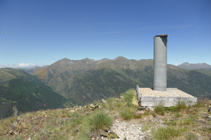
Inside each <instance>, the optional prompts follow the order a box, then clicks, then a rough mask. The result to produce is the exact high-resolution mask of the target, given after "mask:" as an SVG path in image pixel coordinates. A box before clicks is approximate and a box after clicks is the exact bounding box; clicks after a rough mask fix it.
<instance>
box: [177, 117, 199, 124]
mask: <svg viewBox="0 0 211 140" xmlns="http://www.w3.org/2000/svg"><path fill="white" fill-rule="evenodd" d="M194 120H195V119H194V117H193V116H191V117H189V118H186V119H184V120H182V121H181V123H180V125H191V124H194Z"/></svg>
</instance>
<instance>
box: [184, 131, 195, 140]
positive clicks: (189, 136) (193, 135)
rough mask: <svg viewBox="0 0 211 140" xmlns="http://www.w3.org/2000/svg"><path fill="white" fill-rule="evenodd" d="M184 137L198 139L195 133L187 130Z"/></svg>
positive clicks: (189, 139) (192, 139)
mask: <svg viewBox="0 0 211 140" xmlns="http://www.w3.org/2000/svg"><path fill="white" fill-rule="evenodd" d="M185 138H186V139H187V140H197V139H198V137H197V136H196V135H195V134H193V133H191V132H187V133H186V134H185Z"/></svg>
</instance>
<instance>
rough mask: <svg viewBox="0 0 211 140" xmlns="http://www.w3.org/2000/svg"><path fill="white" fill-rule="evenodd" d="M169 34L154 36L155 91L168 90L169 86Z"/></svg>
mask: <svg viewBox="0 0 211 140" xmlns="http://www.w3.org/2000/svg"><path fill="white" fill-rule="evenodd" d="M167 37H168V35H167V34H162V35H157V36H155V37H154V64H153V66H154V85H153V90H155V91H166V87H167Z"/></svg>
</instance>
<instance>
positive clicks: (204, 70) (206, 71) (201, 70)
mask: <svg viewBox="0 0 211 140" xmlns="http://www.w3.org/2000/svg"><path fill="white" fill-rule="evenodd" d="M194 71H197V72H200V73H202V74H205V75H207V76H209V77H211V70H208V69H195V70H194Z"/></svg>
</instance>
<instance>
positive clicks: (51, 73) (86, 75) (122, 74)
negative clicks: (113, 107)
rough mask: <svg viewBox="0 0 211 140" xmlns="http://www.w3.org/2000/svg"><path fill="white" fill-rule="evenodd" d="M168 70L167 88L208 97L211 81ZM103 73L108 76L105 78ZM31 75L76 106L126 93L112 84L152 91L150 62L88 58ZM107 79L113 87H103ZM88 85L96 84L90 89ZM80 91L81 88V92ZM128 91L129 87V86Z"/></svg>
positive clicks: (170, 67)
mask: <svg viewBox="0 0 211 140" xmlns="http://www.w3.org/2000/svg"><path fill="white" fill-rule="evenodd" d="M70 62H72V63H70ZM167 68H168V69H167V71H168V79H167V80H168V87H177V88H179V89H181V90H183V91H185V92H187V93H189V94H191V95H193V96H200V97H202V96H204V95H210V94H211V87H210V86H209V85H211V79H210V78H211V77H208V76H206V75H204V74H201V73H199V72H196V71H193V70H186V69H183V68H180V67H177V66H174V65H169V64H168V66H167ZM105 71H106V72H105ZM97 73H98V76H97ZM99 73H100V74H99ZM104 73H106V74H107V75H106V76H105V75H104ZM34 75H36V76H38V77H40V78H41V79H42V80H43V81H44V82H45V83H47V84H49V85H51V86H52V87H54V89H55V90H56V91H57V92H58V93H60V94H61V95H63V96H65V97H66V98H68V99H69V100H74V101H75V103H76V104H78V105H85V104H87V103H90V102H93V100H94V99H95V97H96V99H100V98H98V94H102V95H103V96H104V97H107V98H108V97H109V96H111V95H115V96H119V95H120V94H121V93H120V92H122V93H123V92H125V89H124V90H122V91H118V90H117V89H116V88H115V86H114V85H115V81H119V83H121V82H123V83H122V85H121V84H120V85H118V87H120V88H121V86H124V84H126V83H128V85H130V86H132V87H135V86H136V85H137V84H138V85H140V86H141V87H152V86H153V60H152V59H143V60H133V59H131V60H128V59H126V58H124V57H117V58H115V59H113V60H109V59H103V60H96V61H95V60H91V59H87V58H86V59H82V60H74V61H73V60H68V59H65V60H63V59H61V60H59V61H57V62H55V63H53V64H52V65H50V66H48V67H47V68H45V69H43V70H41V71H38V72H36V73H34ZM107 77H113V78H114V79H113V80H112V81H110V82H111V83H113V84H106V83H105V82H104V81H107V80H106V78H107ZM192 77H194V78H192ZM93 79H94V80H93ZM198 79H200V80H198ZM95 80H96V81H98V82H96V81H95ZM89 83H95V84H93V85H91V84H89ZM129 83H132V84H129ZM202 83H203V85H202ZM95 85H98V87H94V86H95ZM79 87H82V88H81V89H80V88H79ZM202 87H203V88H202ZM128 88H131V87H129V86H128ZM82 89H83V90H82ZM100 89H101V90H100ZM107 89H109V90H107ZM111 89H113V90H111ZM114 89H115V90H114ZM104 90H105V92H104ZM76 95H77V96H76ZM82 96H84V97H87V98H88V97H89V96H90V97H91V98H89V99H90V101H88V100H86V99H85V98H84V99H82V101H80V97H82Z"/></svg>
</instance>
